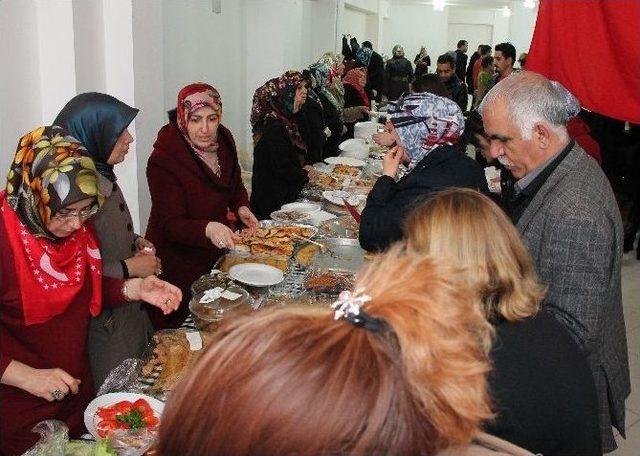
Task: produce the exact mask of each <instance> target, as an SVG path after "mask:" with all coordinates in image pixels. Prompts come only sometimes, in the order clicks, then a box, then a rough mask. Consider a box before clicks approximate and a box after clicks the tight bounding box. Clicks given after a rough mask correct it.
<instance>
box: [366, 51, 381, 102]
mask: <svg viewBox="0 0 640 456" xmlns="http://www.w3.org/2000/svg"><path fill="white" fill-rule="evenodd" d="M364 89H365V90H366V91H367V93H368V94H369V98H371V99H372V100H373V99H374V98H375V100H376V101H380V99H381V98H382V91H383V90H384V61H383V60H382V56H381V55H380V54H378V53H377V52H376V51H373V53H372V54H371V60H369V68H368V69H367V85H366V86H365V87H364ZM373 90H375V91H376V95H375V97H374V96H373V92H372V91H373Z"/></svg>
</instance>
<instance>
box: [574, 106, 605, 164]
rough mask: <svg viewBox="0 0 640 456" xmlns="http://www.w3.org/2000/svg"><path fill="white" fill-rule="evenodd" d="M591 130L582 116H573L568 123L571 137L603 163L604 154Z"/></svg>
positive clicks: (599, 162)
mask: <svg viewBox="0 0 640 456" xmlns="http://www.w3.org/2000/svg"><path fill="white" fill-rule="evenodd" d="M590 131H591V130H590V129H589V125H587V124H586V122H584V121H583V120H582V119H581V118H580V117H577V116H576V117H573V118H571V119H570V120H569V122H568V123H567V133H568V134H569V137H570V138H572V139H575V141H576V142H577V143H578V145H579V146H580V147H582V148H583V149H584V151H585V152H586V153H587V154H589V155H591V156H592V157H593V159H594V160H595V161H597V162H598V164H599V165H602V154H601V153H600V144H598V142H597V141H596V140H595V139H593V138H592V137H591V135H590V134H589V132H590Z"/></svg>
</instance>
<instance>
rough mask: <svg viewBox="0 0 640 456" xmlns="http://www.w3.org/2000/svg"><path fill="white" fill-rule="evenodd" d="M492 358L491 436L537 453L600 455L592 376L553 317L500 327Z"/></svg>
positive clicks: (545, 315)
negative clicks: (492, 408) (492, 406)
mask: <svg viewBox="0 0 640 456" xmlns="http://www.w3.org/2000/svg"><path fill="white" fill-rule="evenodd" d="M491 359H492V361H493V372H492V373H491V374H490V376H489V384H490V389H491V396H492V397H493V399H494V402H495V405H494V410H495V412H496V418H495V419H494V420H493V421H492V422H489V423H488V424H487V425H486V431H487V432H488V433H490V434H493V435H496V436H498V437H500V438H503V439H505V440H508V441H509V442H511V443H515V444H516V445H519V446H521V447H523V448H526V449H527V450H529V451H531V452H533V453H537V454H545V455H578V454H579V455H581V456H592V455H601V454H602V450H601V441H600V428H599V425H598V398H597V395H596V389H595V384H594V381H593V375H592V374H591V370H590V368H589V366H588V364H587V360H586V358H585V356H584V354H583V353H582V352H581V351H580V349H579V348H578V345H577V344H576V343H575V342H574V341H573V339H572V338H571V336H570V335H569V333H568V332H567V330H566V329H565V328H564V327H562V325H561V324H560V323H559V322H558V321H557V320H556V319H555V318H554V317H553V316H552V315H551V314H549V313H547V311H545V310H541V311H540V312H539V313H538V314H537V315H536V316H535V317H533V318H529V319H527V320H524V321H521V322H518V323H508V322H504V323H500V324H498V325H497V326H496V338H495V340H494V343H493V347H492V349H491Z"/></svg>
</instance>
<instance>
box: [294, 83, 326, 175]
mask: <svg viewBox="0 0 640 456" xmlns="http://www.w3.org/2000/svg"><path fill="white" fill-rule="evenodd" d="M314 95H315V93H314ZM295 119H296V121H297V122H298V128H299V129H300V135H301V136H302V139H303V140H304V143H305V144H306V145H307V151H306V153H305V157H304V158H305V163H306V164H307V165H312V164H314V163H317V162H320V161H322V160H323V158H322V153H323V149H324V145H325V143H326V142H327V136H326V135H325V133H324V127H325V121H324V112H323V109H322V104H321V103H320V100H318V99H317V98H316V97H315V96H309V97H307V101H306V102H305V103H304V104H303V105H302V107H301V108H300V111H298V112H297V113H296V114H295Z"/></svg>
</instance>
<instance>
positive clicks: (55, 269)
mask: <svg viewBox="0 0 640 456" xmlns="http://www.w3.org/2000/svg"><path fill="white" fill-rule="evenodd" d="M87 198H94V199H95V203H96V204H97V205H98V206H100V205H101V204H102V203H103V202H104V197H103V196H102V195H101V194H100V193H99V191H98V174H97V172H96V168H95V166H94V164H93V160H92V159H91V158H90V157H89V156H88V155H87V151H86V149H85V148H84V147H83V146H82V144H80V143H79V142H78V141H77V140H76V139H75V138H73V137H71V136H69V134H68V133H67V132H66V131H65V130H63V129H61V128H60V127H55V126H53V127H40V128H38V129H36V130H34V131H32V132H31V133H28V134H26V135H24V136H23V137H22V138H21V139H20V142H19V144H18V149H17V151H16V154H15V157H14V159H13V162H12V163H11V168H10V169H9V175H8V177H7V187H6V191H5V192H2V193H0V203H1V206H0V207H1V210H2V219H1V223H4V225H5V229H6V232H7V238H8V240H9V244H10V246H11V251H12V254H13V257H14V264H15V270H16V276H17V280H18V288H19V290H20V294H21V298H22V300H21V301H22V306H23V314H24V321H25V324H27V325H32V324H37V323H44V322H46V321H48V320H50V319H51V318H53V317H55V316H56V315H59V314H61V313H63V312H64V311H65V310H66V309H67V307H68V306H69V305H70V304H71V302H73V299H74V297H75V296H76V295H77V294H78V293H79V292H80V290H82V289H83V287H84V286H85V282H86V280H87V278H88V280H90V281H91V298H90V299H89V311H90V313H91V314H92V315H93V316H96V315H98V314H99V313H100V309H101V306H102V288H101V287H102V280H101V277H100V276H101V270H102V262H101V259H100V249H99V247H98V243H97V241H96V239H95V237H94V235H93V233H92V231H91V230H90V229H88V228H87V227H86V226H84V225H83V226H81V227H80V228H79V229H77V230H76V231H74V232H73V233H72V234H70V235H69V236H67V237H65V238H62V239H59V238H56V237H55V236H54V235H53V234H52V233H51V232H49V230H48V229H47V224H48V223H49V221H50V218H51V216H52V215H54V214H56V213H57V212H58V211H59V210H60V209H62V208H65V207H67V206H68V205H70V204H73V203H76V202H78V201H81V200H83V199H87Z"/></svg>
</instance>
